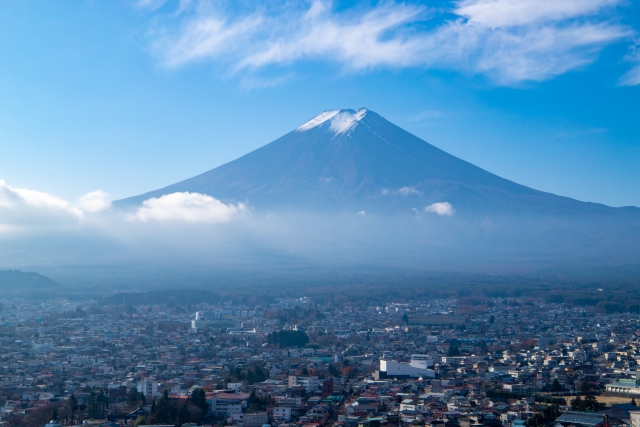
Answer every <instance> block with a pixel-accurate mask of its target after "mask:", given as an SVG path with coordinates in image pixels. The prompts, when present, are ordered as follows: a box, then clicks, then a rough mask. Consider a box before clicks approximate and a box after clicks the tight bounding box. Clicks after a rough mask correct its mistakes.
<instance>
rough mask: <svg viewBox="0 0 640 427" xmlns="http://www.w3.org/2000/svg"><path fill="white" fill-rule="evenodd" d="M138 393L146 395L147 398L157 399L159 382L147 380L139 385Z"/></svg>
mask: <svg viewBox="0 0 640 427" xmlns="http://www.w3.org/2000/svg"><path fill="white" fill-rule="evenodd" d="M137 388H138V393H142V394H144V397H145V398H147V399H148V398H152V399H155V398H156V396H157V395H158V381H155V380H152V379H150V378H145V379H144V380H142V381H141V382H139V383H138V387H137Z"/></svg>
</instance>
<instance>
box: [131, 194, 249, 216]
mask: <svg viewBox="0 0 640 427" xmlns="http://www.w3.org/2000/svg"><path fill="white" fill-rule="evenodd" d="M244 210H245V206H244V205H243V204H241V203H240V204H238V205H232V204H224V203H222V202H221V201H220V200H218V199H215V198H213V197H211V196H207V195H205V194H199V193H172V194H167V195H164V196H161V197H159V198H151V199H148V200H145V201H144V202H143V203H142V207H140V208H138V209H137V210H136V212H135V213H132V214H129V215H127V216H126V217H125V219H127V220H128V221H143V222H148V221H150V220H154V221H183V222H192V223H203V222H204V223H216V222H227V221H229V220H231V219H232V218H233V217H234V216H237V215H238V214H240V213H242V212H243V211H244Z"/></svg>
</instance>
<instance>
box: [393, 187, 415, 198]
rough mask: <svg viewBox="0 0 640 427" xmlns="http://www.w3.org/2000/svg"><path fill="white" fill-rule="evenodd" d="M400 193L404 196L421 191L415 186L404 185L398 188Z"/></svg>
mask: <svg viewBox="0 0 640 427" xmlns="http://www.w3.org/2000/svg"><path fill="white" fill-rule="evenodd" d="M398 193H400V194H401V195H402V196H408V195H410V194H420V192H419V191H418V190H416V189H415V188H414V187H402V188H401V189H399V190H398Z"/></svg>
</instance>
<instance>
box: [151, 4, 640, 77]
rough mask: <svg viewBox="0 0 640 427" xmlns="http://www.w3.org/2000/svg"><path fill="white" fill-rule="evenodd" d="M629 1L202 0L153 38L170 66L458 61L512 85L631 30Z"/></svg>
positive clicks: (593, 54) (555, 69)
mask: <svg viewBox="0 0 640 427" xmlns="http://www.w3.org/2000/svg"><path fill="white" fill-rule="evenodd" d="M621 3H622V0H562V1H558V0H462V1H459V2H454V3H453V7H452V9H451V10H449V11H447V12H450V14H449V15H445V14H444V13H443V12H442V11H440V10H435V9H428V8H426V7H424V6H419V5H411V4H407V3H397V2H381V3H378V4H376V5H374V6H372V7H369V8H364V7H360V6H359V7H354V8H350V9H346V10H342V11H337V10H335V9H334V8H332V5H331V3H330V2H329V1H321V0H316V1H313V2H312V3H311V5H310V6H309V7H307V8H304V7H303V6H301V3H298V2H292V3H285V6H279V7H277V8H275V7H271V8H270V7H269V3H268V4H267V5H263V6H262V7H261V8H258V9H256V8H255V7H253V8H250V9H247V10H246V11H245V10H244V9H242V8H241V7H240V8H239V9H236V10H233V8H230V7H225V5H226V4H228V3H224V2H215V3H214V2H206V1H203V2H198V3H194V4H195V5H197V7H196V6H193V8H192V9H193V11H192V12H193V13H178V14H172V15H171V16H172V17H175V16H178V18H177V21H170V22H169V23H168V24H167V25H165V26H164V27H163V28H162V29H161V30H159V31H158V32H157V34H159V36H158V37H157V38H156V40H155V43H154V48H155V51H156V53H157V54H158V55H159V56H160V57H161V59H162V62H163V63H164V64H165V65H166V66H168V67H177V66H182V65H185V64H188V63H190V62H194V61H200V60H212V61H216V62H220V63H224V64H227V65H229V66H230V68H231V69H232V70H234V71H235V72H240V71H243V72H245V73H248V74H250V75H251V74H252V73H255V72H258V71H259V70H263V69H265V68H266V67H270V66H271V67H274V66H275V67H281V66H287V65H289V64H292V63H294V62H296V61H329V62H333V63H337V64H341V65H342V66H343V67H344V68H345V70H350V71H361V70H368V69H372V68H377V67H386V68H402V67H423V68H428V69H429V68H438V69H449V70H457V71H462V72H466V73H472V74H484V75H487V76H489V77H490V78H491V79H493V80H494V81H495V82H497V83H498V84H506V85H509V84H514V83H518V82H521V81H541V80H546V79H550V78H553V77H554V76H557V75H559V74H563V73H566V72H568V71H570V70H575V69H578V68H580V67H583V66H585V65H588V64H590V63H592V62H593V61H595V60H596V58H597V54H598V52H599V51H600V50H601V49H602V48H603V47H605V46H606V45H608V44H611V43H614V42H617V41H620V40H622V39H624V38H628V37H631V36H632V35H633V34H634V32H633V31H632V30H631V29H629V28H627V27H625V26H622V25H621V24H619V23H618V22H617V21H616V19H615V16H613V14H614V13H615V7H614V6H616V5H619V4H621ZM180 8H181V9H180ZM179 9H180V10H184V9H185V6H184V4H181V5H180V6H179ZM451 15H453V18H449V16H451ZM629 81H633V79H631V80H629Z"/></svg>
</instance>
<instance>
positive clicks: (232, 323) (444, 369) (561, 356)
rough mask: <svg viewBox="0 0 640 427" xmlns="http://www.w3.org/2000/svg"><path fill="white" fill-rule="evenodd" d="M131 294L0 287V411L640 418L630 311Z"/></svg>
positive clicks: (29, 422) (617, 421)
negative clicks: (21, 291) (33, 292)
mask: <svg viewBox="0 0 640 427" xmlns="http://www.w3.org/2000/svg"><path fill="white" fill-rule="evenodd" d="M118 298H119V297H118ZM122 301H123V303H119V304H110V305H105V304H104V303H103V302H100V301H99V300H96V299H94V300H90V299H88V300H85V301H70V300H67V299H65V298H61V297H60V298H57V299H55V298H54V299H53V300H50V301H47V302H34V301H32V300H19V299H14V300H4V301H2V303H1V304H2V305H1V307H2V311H0V319H1V321H0V343H1V345H2V347H1V348H2V352H1V354H0V357H1V359H0V379H1V380H0V381H1V389H0V407H1V413H0V424H1V425H6V426H14V427H21V426H24V427H45V426H49V427H60V426H81V425H83V426H96V427H97V426H105V427H118V426H130V427H139V426H141V425H165V426H169V425H172V426H184V425H186V426H197V425H215V426H223V425H231V426H237V427H262V426H280V427H294V426H295V427H323V426H335V427H337V426H340V427H382V426H385V425H388V426H408V425H411V426H425V427H480V426H492V427H520V426H522V427H532V426H543V425H549V426H557V427H561V426H564V427H566V426H576V427H581V426H584V427H594V426H599V425H603V426H610V425H620V426H632V427H640V408H636V406H635V405H636V398H640V373H639V371H638V369H637V363H638V360H639V359H640V316H638V315H637V314H629V313H626V314H625V313H609V314H607V313H605V312H599V311H596V310H593V309H592V308H589V307H579V306H569V305H565V304H563V303H551V302H545V301H541V300H536V299H532V298H483V299H477V300H469V299H464V298H462V299H434V300H428V301H426V300H425V301H405V302H396V303H391V302H389V303H386V304H384V305H371V304H370V303H369V302H367V301H366V300H363V301H361V302H359V301H357V300H350V299H346V298H345V299H342V300H339V299H338V300H336V299H334V300H332V301H331V303H325V304H318V303H316V302H314V300H313V298H307V297H299V298H296V297H290V298H279V299H276V300H273V301H265V302H264V303H262V304H257V303H238V302H235V303H234V302H233V301H228V302H223V301H221V302H218V303H201V304H192V305H189V306H180V305H177V304H165V303H162V304H149V305H135V306H134V305H131V304H128V303H127V302H126V301H127V295H126V294H122Z"/></svg>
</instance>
